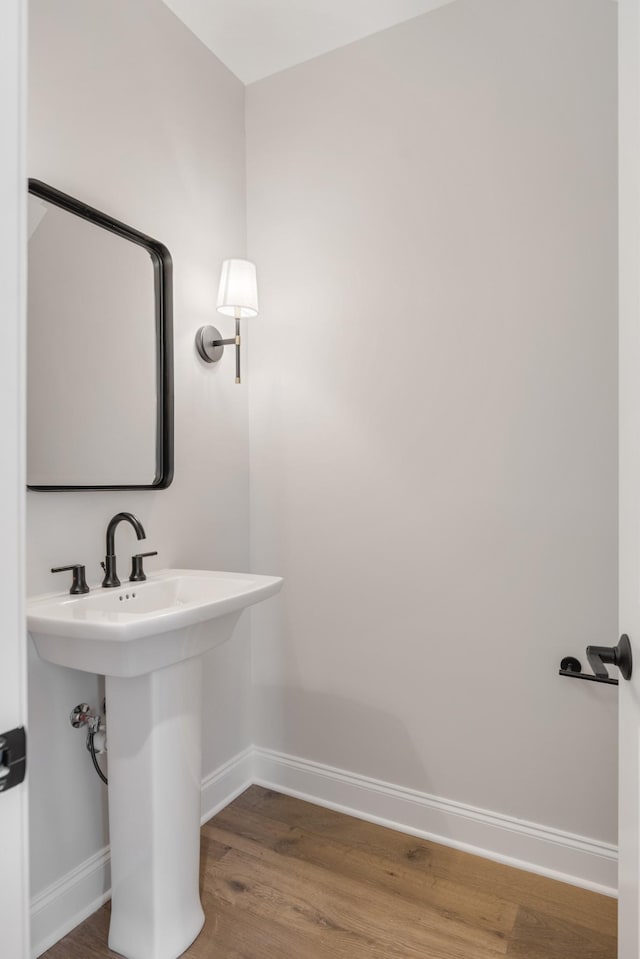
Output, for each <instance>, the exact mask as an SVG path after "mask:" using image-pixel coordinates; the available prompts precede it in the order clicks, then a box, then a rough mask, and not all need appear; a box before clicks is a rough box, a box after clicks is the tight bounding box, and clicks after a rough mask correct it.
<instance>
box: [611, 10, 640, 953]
mask: <svg viewBox="0 0 640 959" xmlns="http://www.w3.org/2000/svg"><path fill="white" fill-rule="evenodd" d="M618 16H619V27H618V50H619V62H620V71H619V80H620V82H619V101H620V111H619V116H620V632H624V633H628V634H629V636H630V638H631V644H632V649H633V654H634V659H635V662H634V674H633V676H632V677H631V680H630V681H629V682H625V681H624V680H623V679H622V678H621V679H620V686H619V692H620V739H619V760H620V772H619V788H620V799H619V815H620V818H619V847H620V867H619V890H620V912H619V941H618V957H619V959H638V956H640V919H639V916H640V0H620V3H619V4H618ZM606 644H607V645H609V641H608V640H607V641H606ZM614 644H615V638H612V640H611V645H614Z"/></svg>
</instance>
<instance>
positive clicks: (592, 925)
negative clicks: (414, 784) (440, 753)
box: [43, 786, 616, 959]
mask: <svg viewBox="0 0 640 959" xmlns="http://www.w3.org/2000/svg"><path fill="white" fill-rule="evenodd" d="M201 860H202V861H201V890H202V904H203V907H204V910H205V914H206V922H205V926H204V929H203V931H202V933H201V934H200V936H199V937H198V939H197V940H196V941H195V942H194V943H193V945H192V946H191V948H190V949H188V950H187V952H186V953H184V956H185V959H504V957H507V959H616V902H615V900H613V899H609V898H607V897H605V896H598V895H596V894H595V893H592V892H585V891H584V890H581V889H577V888H575V887H574V886H569V885H566V884H564V883H558V882H554V881H553V880H550V879H545V878H543V877H541V876H534V875H532V874H531V873H526V872H521V871H519V870H517V869H512V868H510V867H509V866H503V865H500V864H498V863H493V862H489V861H488V860H486V859H481V858H480V857H478V856H471V855H469V854H468V853H462V852H458V851H457V850H454V849H449V848H447V847H446V846H439V845H436V844H435V843H430V842H426V841H423V840H421V839H415V838H413V837H411V836H405V835H403V834H402V833H398V832H394V831H392V830H390V829H384V828H383V827H381V826H375V825H372V824H371V823H366V822H363V821H361V820H358V819H352V818H351V817H349V816H344V815H342V814H340V813H336V812H333V811H331V810H328V809H323V808H321V807H319V806H314V805H311V804H310V803H306V802H301V801H300V800H298V799H292V798H290V797H288V796H283V795H280V794H279V793H275V792H272V791H270V790H266V789H262V788H261V787H259V786H252V787H251V788H250V789H248V790H247V791H246V792H245V793H243V795H242V796H240V797H239V798H238V799H236V800H235V802H233V803H232V804H231V805H230V806H228V807H227V808H226V809H225V810H223V812H221V813H219V814H218V815H217V816H216V817H215V818H214V819H212V820H210V822H208V823H206V825H205V826H203V828H202V857H201ZM108 924H109V906H108V905H107V906H105V907H104V908H103V909H101V910H99V911H98V912H97V913H95V914H94V915H93V916H91V917H90V918H89V919H87V920H86V922H84V923H82V925H80V926H78V927H77V928H76V929H74V930H73V932H72V933H70V934H69V935H68V936H66V937H65V938H64V939H62V940H61V941H60V942H59V943H57V944H56V945H55V946H53V947H52V948H51V949H49V950H48V952H46V953H45V954H44V957H43V959H107V957H115V955H116V954H115V953H113V952H111V951H110V950H109V949H108V948H107V945H106V942H107V932H108Z"/></svg>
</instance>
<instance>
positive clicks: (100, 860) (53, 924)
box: [31, 846, 111, 956]
mask: <svg viewBox="0 0 640 959" xmlns="http://www.w3.org/2000/svg"><path fill="white" fill-rule="evenodd" d="M110 896H111V870H110V861H109V847H108V846H105V848H104V849H101V850H100V852H97V853H95V855H93V856H90V857H89V859H86V860H85V861H84V862H83V863H81V864H80V865H79V866H77V867H76V868H75V869H72V870H71V872H68V873H66V875H64V876H62V877H61V878H60V879H58V880H57V881H56V882H54V883H52V884H51V885H50V886H47V888H46V889H44V890H43V891H42V892H41V893H38V895H37V896H34V897H33V899H32V900H31V955H32V956H41V955H42V953H43V952H46V951H47V949H49V948H51V946H53V945H54V943H56V942H58V941H59V940H60V939H62V938H63V937H64V936H66V935H67V933H68V932H71V930H72V929H74V928H75V927H76V926H77V925H78V923H80V922H83V921H84V920H85V919H86V918H87V917H88V916H90V915H91V914H92V913H93V912H95V911H96V909H99V908H100V906H102V905H103V904H104V903H105V902H106V901H107V899H109V898H110Z"/></svg>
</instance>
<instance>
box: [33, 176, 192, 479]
mask: <svg viewBox="0 0 640 959" xmlns="http://www.w3.org/2000/svg"><path fill="white" fill-rule="evenodd" d="M28 214H29V216H28V224H29V258H28V301H27V302H28V324H27V331H28V333H27V340H28V347H27V384H28V388H27V482H28V485H29V487H30V488H31V489H50V490H51V489H58V490H62V489H145V488H156V489H158V488H165V487H166V486H168V485H169V483H170V482H171V478H172V473H173V462H172V460H173V456H172V451H173V430H172V422H173V384H172V356H171V257H170V255H169V252H168V250H167V249H166V247H164V246H163V245H162V244H161V243H159V242H158V241H156V240H152V239H151V238H150V237H147V236H145V235H144V234H141V233H139V232H138V231H136V230H134V229H133V228H131V227H128V226H126V225H125V224H122V223H120V222H118V221H116V220H113V219H112V218H110V217H109V216H107V215H106V214H103V213H101V212H100V211H98V210H95V209H93V208H92V207H88V206H86V205H85V204H83V203H81V202H80V201H78V200H75V199H74V198H72V197H69V196H67V195H66V194H63V193H60V192H59V191H57V190H55V189H53V188H52V187H49V186H47V185H46V184H43V183H40V182H39V181H33V180H31V181H29V209H28Z"/></svg>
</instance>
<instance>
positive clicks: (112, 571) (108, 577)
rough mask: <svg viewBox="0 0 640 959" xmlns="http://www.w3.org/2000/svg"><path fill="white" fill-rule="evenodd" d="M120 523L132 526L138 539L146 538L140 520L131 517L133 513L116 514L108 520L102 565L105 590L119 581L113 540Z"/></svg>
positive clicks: (116, 584)
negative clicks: (105, 548) (105, 549)
mask: <svg viewBox="0 0 640 959" xmlns="http://www.w3.org/2000/svg"><path fill="white" fill-rule="evenodd" d="M122 522H126V523H130V524H131V526H133V528H134V530H135V531H136V536H137V537H138V539H146V536H147V534H146V533H145V531H144V526H143V525H142V523H141V522H140V520H139V519H137V517H135V516H134V515H133V513H116V515H115V516H114V517H112V519H110V520H109V525H108V526H107V551H106V555H105V558H104V563H103V564H102V567H103V569H104V579H103V580H102V585H103V587H104V588H105V589H110V588H112V587H114V586H119V585H120V580H119V579H118V574H117V572H116V550H115V538H116V529H117V528H118V526H119V524H120V523H122Z"/></svg>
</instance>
